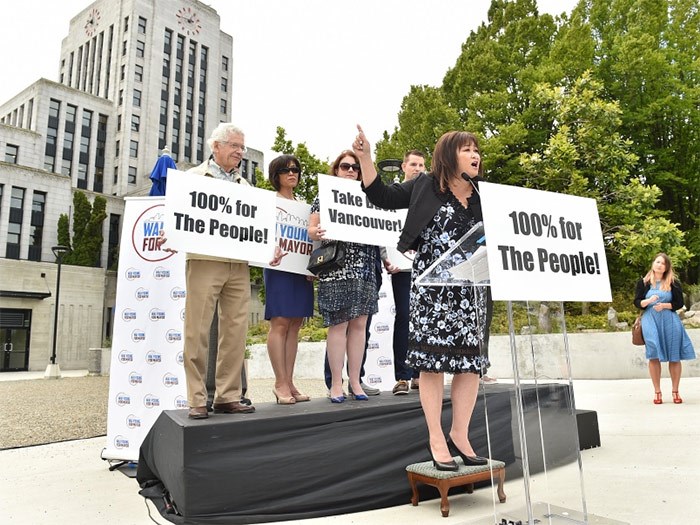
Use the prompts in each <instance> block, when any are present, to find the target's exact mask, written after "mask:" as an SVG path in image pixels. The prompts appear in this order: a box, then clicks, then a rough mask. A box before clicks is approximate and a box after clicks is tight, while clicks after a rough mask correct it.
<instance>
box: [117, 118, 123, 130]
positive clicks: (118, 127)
mask: <svg viewBox="0 0 700 525" xmlns="http://www.w3.org/2000/svg"><path fill="white" fill-rule="evenodd" d="M121 130H122V116H121V115H117V131H121Z"/></svg>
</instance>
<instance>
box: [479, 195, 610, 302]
mask: <svg viewBox="0 0 700 525" xmlns="http://www.w3.org/2000/svg"><path fill="white" fill-rule="evenodd" d="M479 191H480V193H481V200H482V205H483V213H484V231H485V232H486V244H487V253H488V263H489V275H490V279H491V293H492V295H493V298H494V299H496V300H505V301H528V300H533V301H611V300H612V296H611V293H610V280H609V278H608V264H607V260H606V258H605V249H604V246H603V236H602V234H601V230H600V219H599V218H598V208H597V206H596V201H595V200H594V199H588V198H584V197H575V196H573V195H564V194H561V193H552V192H547V191H540V190H532V189H526V188H518V187H515V186H504V185H501V184H492V183H487V182H482V183H481V184H479Z"/></svg>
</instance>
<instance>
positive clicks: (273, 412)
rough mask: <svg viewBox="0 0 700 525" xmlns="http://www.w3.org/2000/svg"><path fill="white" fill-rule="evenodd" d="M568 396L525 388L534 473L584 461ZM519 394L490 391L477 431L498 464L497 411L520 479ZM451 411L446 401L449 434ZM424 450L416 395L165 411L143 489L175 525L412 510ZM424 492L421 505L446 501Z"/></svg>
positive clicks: (563, 391) (150, 443) (505, 448)
mask: <svg viewBox="0 0 700 525" xmlns="http://www.w3.org/2000/svg"><path fill="white" fill-rule="evenodd" d="M568 392H569V389H568V386H566V385H560V384H548V385H541V384H540V385H539V387H537V388H536V387H534V386H525V387H524V388H523V406H524V411H525V413H526V418H525V421H526V431H527V434H526V436H527V440H528V450H529V451H530V453H529V455H528V458H529V461H530V472H531V473H536V472H539V471H541V470H542V469H543V466H544V463H545V461H544V460H543V458H542V452H541V450H542V448H544V449H545V450H546V464H547V468H553V467H556V466H559V465H562V464H566V463H569V462H571V461H574V460H575V459H576V457H577V456H576V452H577V451H576V447H577V443H578V441H577V435H576V416H575V415H572V413H571V410H570V409H569V408H567V407H568V406H569V395H568ZM514 393H515V391H514V388H513V386H512V385H500V384H495V385H488V386H487V387H486V388H484V389H483V391H482V392H481V393H480V395H479V399H478V402H477V405H476V408H475V410H474V415H473V417H472V425H471V429H470V439H471V442H472V445H473V446H474V448H475V450H476V452H477V453H478V454H481V455H484V456H487V455H489V451H488V448H487V438H486V428H487V427H486V417H485V409H484V408H485V406H486V407H488V422H489V424H488V428H489V431H490V434H491V446H492V449H491V454H490V455H491V457H492V458H494V459H499V460H501V461H503V462H505V463H506V465H507V470H506V472H507V474H506V476H507V479H513V478H515V477H518V476H522V470H521V464H520V457H519V456H520V445H519V444H518V442H519V440H518V430H517V428H518V425H517V416H516V414H517V412H516V403H515V395H514ZM446 394H447V395H449V391H447V392H446ZM538 399H539V410H538V409H537V400H538ZM451 409H452V407H451V403H450V402H449V400H446V401H445V404H444V410H443V428H445V430H448V429H449V421H450V419H451ZM539 422H541V429H540V424H539ZM540 436H542V437H543V440H544V442H545V446H544V447H542V446H541V444H540ZM426 443H427V430H426V427H425V420H424V418H423V412H422V410H421V407H420V402H419V399H418V395H417V394H410V395H407V396H392V395H390V394H386V393H385V394H383V395H381V396H376V397H371V398H370V400H369V401H351V400H349V401H347V402H345V403H343V404H339V405H336V404H331V403H330V402H329V400H327V399H314V400H311V401H310V402H308V403H299V404H297V405H290V406H282V405H275V404H272V403H267V404H259V405H257V411H256V412H255V413H254V414H237V415H215V416H212V417H210V418H209V419H208V420H204V421H201V420H200V421H194V420H190V419H188V418H187V411H186V410H173V411H165V412H163V413H162V414H161V415H160V417H159V418H158V420H157V421H156V422H155V424H154V425H153V427H152V429H151V431H150V432H149V433H148V435H147V436H146V438H145V440H144V442H143V444H142V446H141V450H140V457H139V463H138V471H137V480H138V482H139V485H140V486H141V487H142V491H141V493H142V494H143V495H144V496H145V497H148V498H151V499H152V501H153V502H154V503H155V504H156V506H157V507H158V508H159V510H161V513H162V514H163V516H164V517H165V518H166V519H168V520H169V521H171V522H173V523H187V524H224V523H225V524H239V523H263V522H270V521H283V520H294V519H305V518H314V517H319V516H328V515H336V514H344V513H351V512H359V511H364V510H371V509H376V508H383V507H389V506H394V505H400V504H405V503H407V502H408V501H409V500H410V489H409V486H408V482H407V478H406V472H405V467H406V465H408V464H410V463H415V462H418V461H426V460H427V459H428V453H427V450H426ZM538 450H539V452H538ZM424 489H426V490H427V491H426V494H425V497H423V495H422V496H421V499H426V498H429V497H436V496H437V492H435V493H433V492H432V489H431V488H430V487H424ZM164 495H165V497H164Z"/></svg>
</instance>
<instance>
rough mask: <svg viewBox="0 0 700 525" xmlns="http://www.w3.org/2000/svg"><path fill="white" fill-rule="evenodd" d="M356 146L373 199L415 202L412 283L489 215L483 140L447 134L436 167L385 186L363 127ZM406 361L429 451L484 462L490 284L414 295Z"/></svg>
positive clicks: (392, 205) (403, 246)
mask: <svg viewBox="0 0 700 525" xmlns="http://www.w3.org/2000/svg"><path fill="white" fill-rule="evenodd" d="M357 131H358V133H357V136H356V137H355V141H354V142H353V144H352V148H353V152H354V153H355V155H356V156H357V157H358V159H359V161H360V164H361V167H362V183H363V186H364V188H363V189H364V192H365V194H366V195H367V198H368V199H369V201H370V202H371V203H372V204H374V205H375V206H379V207H380V208H385V209H397V208H408V213H407V214H406V220H405V222H404V228H403V231H402V232H401V236H400V237H399V243H398V246H397V248H398V249H399V250H400V251H406V250H408V249H413V250H416V257H415V259H414V262H413V271H412V281H415V278H416V276H418V275H420V274H421V273H423V272H424V271H425V270H426V269H427V268H428V267H430V265H432V264H433V263H434V262H435V261H436V260H437V259H438V258H439V257H440V256H442V255H443V254H444V253H445V252H446V251H447V250H449V249H450V247H451V245H452V244H451V243H452V242H454V241H455V240H457V239H459V238H461V237H462V236H463V235H464V234H466V233H467V232H468V231H469V229H470V228H472V227H474V226H475V225H476V223H477V222H479V221H481V220H482V214H481V201H480V198H479V192H478V181H479V178H480V177H479V175H480V173H481V156H480V154H479V143H478V140H477V138H476V137H475V136H474V135H473V134H471V133H467V132H465V131H450V132H448V133H445V134H444V135H443V136H442V137H440V140H439V141H438V143H437V145H436V146H435V151H434V152H433V166H432V167H433V170H432V172H431V173H429V174H425V173H421V174H420V175H418V176H417V177H415V178H413V179H411V180H409V181H405V182H403V183H401V184H398V183H394V184H391V185H390V186H387V185H385V184H384V183H383V182H382V180H381V178H380V177H377V171H376V169H375V167H374V164H373V162H372V155H371V148H370V144H369V141H368V140H367V137H366V136H365V134H364V132H363V131H362V127H361V126H357ZM409 312H410V313H409V317H410V321H409V341H408V353H407V355H406V364H407V365H408V366H410V367H411V368H413V369H415V370H419V371H420V389H419V393H420V397H421V407H422V408H423V412H424V415H425V421H426V424H427V427H428V434H429V437H430V440H429V442H428V449H429V451H430V456H431V458H432V459H433V463H434V465H435V467H436V468H437V469H439V470H453V471H454V470H458V465H457V463H456V462H455V461H454V460H453V459H452V456H453V455H459V456H461V457H462V460H463V462H464V464H465V465H485V464H487V463H488V461H487V460H486V459H485V458H482V457H480V456H477V455H476V451H475V450H474V448H473V447H472V445H471V443H470V442H469V436H468V429H469V422H470V419H471V416H472V411H473V410H474V405H475V403H476V395H477V392H478V388H479V376H480V375H482V374H484V373H485V371H486V369H487V368H488V367H489V365H490V363H489V360H488V354H487V353H486V348H487V345H488V327H489V318H490V300H489V296H488V290H485V289H483V288H479V287H472V286H451V287H430V286H422V287H417V286H415V284H414V283H412V289H411V294H410V300H409ZM445 372H448V373H451V374H453V379H452V390H451V398H452V407H453V410H452V426H451V428H450V433H449V437H448V438H447V439H446V437H445V435H444V434H443V431H442V426H441V417H442V416H441V414H442V398H443V388H444V377H443V376H444V373H445Z"/></svg>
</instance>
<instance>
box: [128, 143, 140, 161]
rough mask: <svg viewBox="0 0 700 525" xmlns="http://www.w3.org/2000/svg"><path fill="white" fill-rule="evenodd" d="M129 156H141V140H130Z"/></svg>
mask: <svg viewBox="0 0 700 525" xmlns="http://www.w3.org/2000/svg"><path fill="white" fill-rule="evenodd" d="M129 156H130V157H132V158H134V159H135V158H137V157H138V156H139V142H138V140H132V141H130V142H129Z"/></svg>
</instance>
